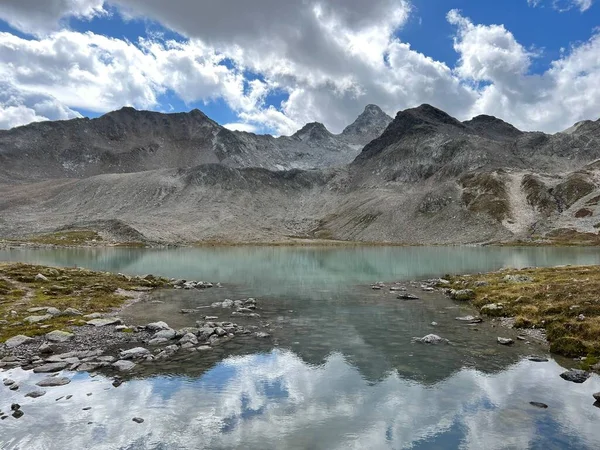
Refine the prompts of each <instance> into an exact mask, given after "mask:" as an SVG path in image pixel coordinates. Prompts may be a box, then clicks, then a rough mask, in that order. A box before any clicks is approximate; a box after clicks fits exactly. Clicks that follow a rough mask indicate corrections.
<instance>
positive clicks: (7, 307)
mask: <svg viewBox="0 0 600 450" xmlns="http://www.w3.org/2000/svg"><path fill="white" fill-rule="evenodd" d="M40 275H41V276H40ZM166 282H167V280H165V279H162V278H155V277H151V278H150V277H148V279H142V278H138V277H134V278H130V277H126V276H122V275H116V274H111V273H105V272H94V271H91V270H86V269H78V268H52V267H45V266H35V265H29V264H0V342H4V341H6V340H7V339H9V338H11V337H13V336H17V335H19V334H23V335H26V336H30V337H32V336H36V335H42V334H45V333H48V332H49V331H52V330H61V329H62V330H64V329H65V327H69V326H73V325H83V324H85V319H84V318H83V315H86V314H92V313H107V312H110V311H112V310H114V309H115V308H119V307H121V306H122V305H123V304H124V303H125V302H126V301H127V300H128V299H129V298H130V297H129V296H127V291H129V292H131V291H139V290H143V289H148V288H158V287H162V286H164V285H165V284H166ZM47 308H56V310H58V311H54V310H48V309H47ZM69 308H72V309H74V310H76V311H78V312H79V313H81V315H78V314H76V313H74V312H73V311H71V313H70V314H65V313H64V312H65V310H67V309H69ZM50 312H54V314H51V313H50ZM58 312H60V314H59V313H58ZM32 317H45V318H44V319H43V320H40V321H38V322H32V319H31V318H32ZM65 331H66V330H65Z"/></svg>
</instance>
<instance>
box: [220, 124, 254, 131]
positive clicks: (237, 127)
mask: <svg viewBox="0 0 600 450" xmlns="http://www.w3.org/2000/svg"><path fill="white" fill-rule="evenodd" d="M223 126H224V127H225V128H227V129H228V130H232V131H245V132H246V133H256V132H257V131H258V128H257V127H256V126H255V125H251V124H249V123H239V122H235V123H226V124H225V125H223Z"/></svg>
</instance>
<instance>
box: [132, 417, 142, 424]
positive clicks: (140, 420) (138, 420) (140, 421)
mask: <svg viewBox="0 0 600 450" xmlns="http://www.w3.org/2000/svg"><path fill="white" fill-rule="evenodd" d="M131 420H133V421H134V422H135V423H143V422H144V419H142V418H141V417H134V418H133V419H131Z"/></svg>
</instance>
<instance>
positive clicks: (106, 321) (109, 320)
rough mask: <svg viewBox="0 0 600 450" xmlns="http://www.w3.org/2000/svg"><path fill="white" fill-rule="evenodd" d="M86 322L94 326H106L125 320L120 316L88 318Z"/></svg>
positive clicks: (118, 323)
mask: <svg viewBox="0 0 600 450" xmlns="http://www.w3.org/2000/svg"><path fill="white" fill-rule="evenodd" d="M86 323H87V324H88V325H92V326H94V327H106V326H109V325H120V324H122V323H123V321H122V320H121V319H119V318H118V317H105V318H101V319H92V320H88V321H87V322H86Z"/></svg>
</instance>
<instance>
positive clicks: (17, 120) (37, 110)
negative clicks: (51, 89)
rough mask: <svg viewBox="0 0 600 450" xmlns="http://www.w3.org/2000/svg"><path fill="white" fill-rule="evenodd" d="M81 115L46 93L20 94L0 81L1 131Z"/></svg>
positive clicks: (9, 85) (8, 84)
mask: <svg viewBox="0 0 600 450" xmlns="http://www.w3.org/2000/svg"><path fill="white" fill-rule="evenodd" d="M75 117H81V115H80V114H79V113H78V112H76V111H73V110H71V109H70V108H68V107H67V106H65V105H63V104H61V103H60V102H59V101H58V100H56V99H55V98H52V97H49V96H47V95H46V94H44V93H40V94H36V93H23V92H19V91H18V90H17V89H15V88H14V86H12V85H11V84H10V83H7V82H1V81H0V129H4V128H12V127H16V126H19V125H25V124H28V123H31V122H41V121H44V120H65V119H73V118H75Z"/></svg>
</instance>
